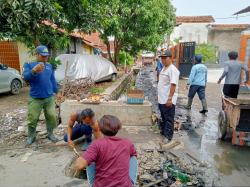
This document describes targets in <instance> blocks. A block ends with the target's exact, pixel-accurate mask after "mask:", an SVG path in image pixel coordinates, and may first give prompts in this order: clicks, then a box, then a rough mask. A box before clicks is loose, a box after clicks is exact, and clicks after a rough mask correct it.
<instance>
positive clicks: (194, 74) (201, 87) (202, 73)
mask: <svg viewBox="0 0 250 187" xmlns="http://www.w3.org/2000/svg"><path fill="white" fill-rule="evenodd" d="M201 62H202V56H201V55H195V65H194V66H193V67H192V69H191V73H190V76H189V79H188V83H187V86H188V87H189V92H188V104H187V106H186V109H188V110H190V109H191V106H192V102H193V98H194V96H195V94H196V93H197V94H198V96H199V99H200V100H201V103H202V107H203V109H202V110H201V111H200V113H201V114H205V113H207V112H208V110H207V101H206V96H205V88H206V84H207V67H206V66H205V65H203V64H201Z"/></svg>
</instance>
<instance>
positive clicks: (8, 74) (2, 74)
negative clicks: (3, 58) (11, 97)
mask: <svg viewBox="0 0 250 187" xmlns="http://www.w3.org/2000/svg"><path fill="white" fill-rule="evenodd" d="M22 87H23V81H22V77H21V75H20V73H19V72H18V71H17V70H16V69H13V68H10V67H8V66H7V65H4V64H0V93H4V92H11V93H12V94H15V95H16V94H19V92H20V90H21V88H22Z"/></svg>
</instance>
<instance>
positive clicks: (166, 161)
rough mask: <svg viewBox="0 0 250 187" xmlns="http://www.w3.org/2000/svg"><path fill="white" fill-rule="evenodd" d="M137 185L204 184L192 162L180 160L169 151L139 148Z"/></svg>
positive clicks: (158, 186) (152, 186) (159, 186)
mask: <svg viewBox="0 0 250 187" xmlns="http://www.w3.org/2000/svg"><path fill="white" fill-rule="evenodd" d="M139 152H140V154H139V157H138V160H139V171H138V175H139V186H142V187H145V186H148V187H149V186H151V187H161V186H162V187H163V186H205V184H204V181H203V180H202V179H201V178H198V174H199V171H196V167H195V165H193V164H186V163H184V162H182V161H181V160H180V159H179V158H178V157H177V156H176V155H172V154H171V153H170V152H164V151H159V150H158V151H157V149H154V150H153V149H151V150H144V151H141V150H139Z"/></svg>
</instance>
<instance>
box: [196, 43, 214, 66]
mask: <svg viewBox="0 0 250 187" xmlns="http://www.w3.org/2000/svg"><path fill="white" fill-rule="evenodd" d="M195 54H201V55H202V57H203V60H202V61H203V62H205V63H215V62H216V48H215V46H213V45H211V44H200V45H197V46H196V47H195Z"/></svg>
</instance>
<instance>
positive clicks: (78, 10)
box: [0, 0, 175, 61]
mask: <svg viewBox="0 0 250 187" xmlns="http://www.w3.org/2000/svg"><path fill="white" fill-rule="evenodd" d="M174 12H175V10H174V8H173V6H172V5H171V2H170V0H136V1H135V0H0V22H1V25H0V38H5V37H7V38H12V39H18V40H21V41H23V42H24V43H25V44H26V45H27V46H29V47H30V48H34V46H35V45H37V44H39V43H44V44H46V45H48V46H50V47H51V48H52V49H57V48H63V47H66V46H67V45H68V44H69V36H68V35H67V34H63V33H60V32H59V31H57V30H55V29H54V28H51V27H49V26H44V25H43V24H42V21H43V20H50V21H52V22H53V23H55V24H57V25H58V27H60V28H63V29H65V30H66V31H67V32H68V33H70V32H71V31H73V30H74V29H79V30H81V31H84V32H86V33H90V32H92V31H94V30H97V31H99V32H100V33H101V37H102V38H103V39H104V41H105V42H106V43H108V38H109V37H110V36H113V37H114V43H115V57H114V61H118V59H119V58H118V57H119V55H118V54H119V51H120V50H124V51H126V52H129V53H130V54H132V55H135V54H136V53H137V52H138V51H140V50H155V49H156V48H157V46H158V45H159V44H160V43H161V41H162V40H163V39H164V36H165V35H166V34H167V33H170V32H171V31H172V29H173V27H174V25H175V13H174Z"/></svg>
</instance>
